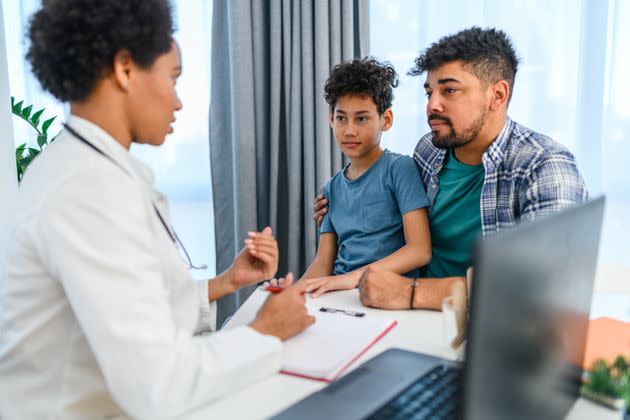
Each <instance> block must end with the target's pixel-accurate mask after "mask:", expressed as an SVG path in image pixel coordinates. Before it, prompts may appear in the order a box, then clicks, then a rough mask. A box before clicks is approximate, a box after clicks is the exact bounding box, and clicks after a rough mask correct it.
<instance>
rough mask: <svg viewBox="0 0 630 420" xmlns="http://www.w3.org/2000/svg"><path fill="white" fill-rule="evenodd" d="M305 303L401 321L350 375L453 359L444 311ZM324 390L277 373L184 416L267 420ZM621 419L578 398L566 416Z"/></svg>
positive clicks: (342, 295)
mask: <svg viewBox="0 0 630 420" xmlns="http://www.w3.org/2000/svg"><path fill="white" fill-rule="evenodd" d="M266 295H267V292H260V291H256V292H254V293H253V294H252V296H251V297H250V298H249V299H248V300H247V301H246V302H245V304H244V305H243V306H242V307H241V308H240V309H239V310H238V311H237V312H236V314H235V315H234V317H233V318H232V319H231V320H230V321H229V323H228V324H227V325H226V327H225V328H230V327H233V326H237V325H244V324H247V323H249V322H250V321H251V320H253V319H254V316H255V314H256V311H257V310H258V308H259V307H260V305H261V304H262V302H263V301H264V299H265V297H266ZM307 304H308V305H309V306H313V307H315V308H318V307H319V306H331V307H335V308H337V307H338V308H343V309H351V310H358V311H362V312H368V313H371V312H374V313H381V314H385V315H387V316H388V317H392V318H394V319H396V320H397V321H398V325H396V327H395V328H393V329H392V330H391V331H390V332H389V333H387V334H386V335H385V337H383V338H382V339H381V340H379V341H378V342H377V343H376V344H375V345H374V346H373V347H372V348H370V349H369V350H368V351H367V352H365V354H363V355H362V356H361V357H360V358H359V359H358V360H357V361H356V362H355V363H353V365H352V366H351V367H350V369H349V370H348V371H350V370H352V369H354V368H356V367H357V366H359V365H360V364H361V363H363V362H365V361H366V360H368V359H371V358H372V357H374V356H376V355H377V354H379V353H381V352H383V351H384V350H386V349H388V348H391V347H399V348H403V349H407V350H412V351H419V352H423V353H427V354H431V355H435V356H440V357H445V358H450V359H453V358H454V357H455V355H454V354H453V352H452V351H451V350H450V348H448V346H446V345H445V344H443V343H444V338H443V337H442V327H443V320H442V313H441V312H436V311H420V310H415V311H381V310H378V309H371V308H365V307H363V306H362V305H361V303H360V302H359V298H358V292H357V291H356V290H349V291H343V292H333V293H327V294H325V295H323V296H322V297H320V298H318V299H310V298H309V299H308V302H307ZM219 386H220V385H219ZM324 386H325V384H324V383H322V382H317V381H312V380H308V379H301V378H297V377H294V376H289V375H283V374H279V373H278V374H275V375H273V376H271V377H269V378H267V379H266V380H263V381H261V382H258V383H256V384H252V385H251V386H249V387H247V388H244V389H242V390H241V391H239V392H237V393H235V394H233V395H231V396H229V397H227V398H223V399H221V400H220V401H217V402H215V403H212V404H208V405H206V406H204V407H201V408H199V409H198V410H195V411H194V412H192V413H190V414H189V415H188V416H186V418H187V419H190V420H197V419H222V418H237V419H264V418H268V417H270V416H272V415H275V414H277V413H279V412H280V411H282V410H284V409H285V408H287V407H288V406H290V405H291V404H293V403H295V402H297V401H299V400H301V399H302V398H304V397H306V396H308V395H310V394H312V393H313V392H315V391H318V390H319V389H321V388H323V387H324ZM619 418H620V417H619V415H618V414H617V413H615V412H614V411H612V410H608V409H606V408H603V407H600V406H598V405H595V404H593V403H591V402H589V401H586V400H584V399H579V400H578V401H577V402H576V404H575V405H574V406H573V408H572V409H571V411H570V412H569V415H568V416H567V419H569V420H587V419H588V420H591V419H600V420H607V419H610V420H612V419H619Z"/></svg>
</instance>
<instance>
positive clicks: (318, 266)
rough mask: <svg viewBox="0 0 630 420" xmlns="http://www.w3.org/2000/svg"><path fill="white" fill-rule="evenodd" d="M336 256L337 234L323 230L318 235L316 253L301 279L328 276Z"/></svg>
mask: <svg viewBox="0 0 630 420" xmlns="http://www.w3.org/2000/svg"><path fill="white" fill-rule="evenodd" d="M335 258H337V234H336V233H332V232H325V233H322V234H321V235H320V236H319V246H318V247H317V255H315V259H314V260H313V262H312V263H311V265H309V266H308V269H307V270H306V272H305V273H304V275H303V276H302V278H303V279H309V278H313V277H323V276H329V275H330V274H331V273H332V271H333V264H334V263H335Z"/></svg>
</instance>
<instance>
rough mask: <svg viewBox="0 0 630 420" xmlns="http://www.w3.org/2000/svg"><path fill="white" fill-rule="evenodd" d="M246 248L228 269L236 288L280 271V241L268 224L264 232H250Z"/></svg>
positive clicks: (269, 276)
mask: <svg viewBox="0 0 630 420" xmlns="http://www.w3.org/2000/svg"><path fill="white" fill-rule="evenodd" d="M248 236H249V238H248V239H246V240H245V248H243V249H242V250H241V252H239V254H238V255H237V256H236V258H234V262H233V263H232V266H231V267H230V268H229V269H228V271H229V274H230V282H231V283H232V286H233V287H234V289H235V290H236V289H239V288H241V287H243V286H247V285H249V284H253V283H257V282H259V281H261V280H265V279H268V278H271V277H273V276H274V275H275V274H276V271H278V256H279V252H278V242H277V241H276V239H275V238H274V237H273V233H272V231H271V228H270V227H269V226H267V227H266V228H265V229H263V231H262V232H249V234H248Z"/></svg>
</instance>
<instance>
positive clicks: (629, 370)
mask: <svg viewBox="0 0 630 420" xmlns="http://www.w3.org/2000/svg"><path fill="white" fill-rule="evenodd" d="M584 391H586V392H587V393H591V394H595V395H603V396H605V397H610V398H621V399H623V400H625V402H626V408H627V410H628V412H629V413H630V361H629V360H627V359H625V358H624V357H623V356H622V355H619V356H617V358H616V359H615V361H614V362H613V363H612V364H608V363H606V361H605V360H602V359H599V360H596V361H595V363H593V367H592V368H591V370H590V371H589V372H588V381H587V382H586V383H585V384H584Z"/></svg>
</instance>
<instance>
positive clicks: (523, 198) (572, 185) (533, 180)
mask: <svg viewBox="0 0 630 420" xmlns="http://www.w3.org/2000/svg"><path fill="white" fill-rule="evenodd" d="M518 194H519V201H520V203H521V206H520V208H521V214H520V220H521V221H523V220H533V219H534V218H536V217H539V216H542V215H547V214H552V213H557V212H559V211H561V210H564V209H567V208H569V207H572V206H574V205H575V204H578V203H581V202H583V201H586V200H587V199H588V191H587V189H586V186H585V184H584V179H582V176H581V175H580V172H579V171H578V168H577V165H576V163H575V158H574V157H573V155H571V153H569V152H567V151H560V152H554V153H550V154H549V155H547V156H545V157H543V159H541V160H540V161H539V162H537V163H536V164H535V166H534V167H533V168H532V169H531V170H530V171H529V174H528V176H527V177H526V178H525V179H524V180H523V185H522V186H521V188H519V191H518Z"/></svg>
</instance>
